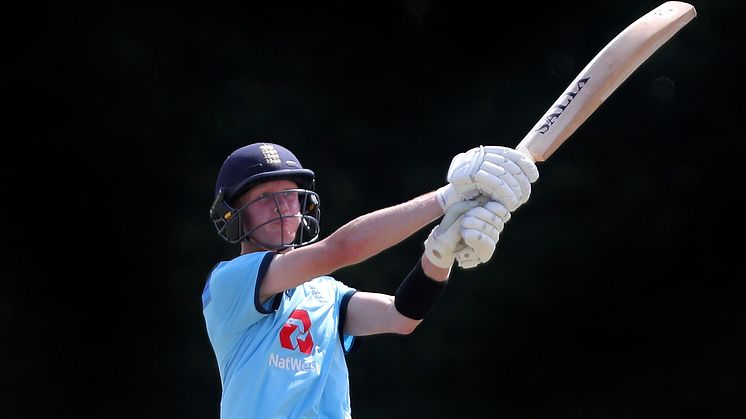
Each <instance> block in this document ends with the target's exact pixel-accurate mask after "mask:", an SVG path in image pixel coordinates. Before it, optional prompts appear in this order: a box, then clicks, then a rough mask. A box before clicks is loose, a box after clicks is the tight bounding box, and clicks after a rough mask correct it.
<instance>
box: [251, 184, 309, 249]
mask: <svg viewBox="0 0 746 419" xmlns="http://www.w3.org/2000/svg"><path fill="white" fill-rule="evenodd" d="M297 188H298V185H297V184H296V183H295V182H293V181H290V180H272V181H268V182H265V183H262V184H260V185H257V186H255V187H254V188H252V189H251V190H249V192H248V193H247V194H245V195H244V196H243V199H242V200H241V205H245V204H249V205H248V206H247V207H246V208H245V209H244V211H245V212H246V216H247V217H246V218H247V219H248V222H247V225H246V231H253V233H252V234H251V237H252V238H253V239H254V241H256V242H258V243H264V244H267V245H285V244H289V243H291V242H292V241H293V240H294V239H295V233H296V232H297V231H298V226H299V225H300V221H301V218H300V216H301V211H300V201H299V200H298V193H297V192H293V191H288V189H297Z"/></svg>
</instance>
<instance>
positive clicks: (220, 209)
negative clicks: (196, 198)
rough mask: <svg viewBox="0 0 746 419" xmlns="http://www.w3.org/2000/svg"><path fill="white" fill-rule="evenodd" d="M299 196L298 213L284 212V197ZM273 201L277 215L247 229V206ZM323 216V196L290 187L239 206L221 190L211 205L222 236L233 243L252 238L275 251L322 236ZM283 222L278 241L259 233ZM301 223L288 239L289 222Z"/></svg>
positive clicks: (251, 240)
mask: <svg viewBox="0 0 746 419" xmlns="http://www.w3.org/2000/svg"><path fill="white" fill-rule="evenodd" d="M288 194H290V195H291V196H297V200H298V208H299V211H298V212H297V213H296V214H289V215H283V214H282V212H281V210H280V207H281V206H280V202H279V200H280V199H285V198H281V197H283V196H287V195H288ZM267 200H270V203H271V204H272V205H274V212H275V213H277V214H278V216H277V217H274V218H270V219H268V220H267V221H265V222H263V223H261V224H259V225H256V226H253V228H251V229H250V230H248V231H247V226H248V223H249V220H248V219H247V217H248V214H247V212H248V211H247V208H249V207H251V206H252V205H256V204H258V203H259V202H264V203H266V202H267ZM320 217H321V206H320V199H319V196H318V194H317V193H316V192H314V191H311V190H308V189H287V190H284V191H279V192H269V193H264V194H262V195H260V196H259V197H258V198H257V199H254V200H253V201H250V202H248V203H246V204H244V205H242V206H241V207H239V208H234V207H232V206H230V205H229V204H228V203H227V202H226V200H225V194H224V191H222V190H221V191H220V192H219V193H218V196H217V197H216V198H215V201H214V202H213V204H212V207H211V208H210V218H211V219H212V222H213V223H214V224H215V228H216V229H217V231H218V235H220V237H222V238H223V239H224V240H226V241H228V242H230V243H239V242H241V241H250V242H253V243H256V244H257V245H259V246H260V247H263V248H266V249H271V250H282V249H288V248H295V247H300V246H305V245H307V244H310V243H313V242H314V241H316V240H317V239H318V238H319V232H320V228H319V218H320ZM277 223H279V225H280V230H279V231H280V233H279V234H278V235H277V236H278V237H277V240H273V241H271V242H270V241H268V240H259V239H258V238H257V237H256V235H257V233H258V232H261V231H263V230H264V229H266V228H268V226H270V225H277ZM286 223H290V224H294V223H297V224H298V228H297V229H296V231H295V234H294V235H293V236H292V237H291V238H290V239H285V237H283V233H282V232H284V231H285V224H286Z"/></svg>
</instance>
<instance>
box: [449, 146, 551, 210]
mask: <svg viewBox="0 0 746 419" xmlns="http://www.w3.org/2000/svg"><path fill="white" fill-rule="evenodd" d="M538 178H539V170H538V169H537V168H536V164H535V163H534V161H533V160H532V159H531V158H529V157H528V156H526V155H524V154H523V153H521V152H519V151H517V150H514V149H512V148H508V147H502V146H486V147H485V146H479V147H475V148H472V149H471V150H469V151H467V152H465V153H459V154H457V155H456V156H455V157H454V158H453V160H452V161H451V165H450V167H449V168H448V176H447V180H448V182H449V184H448V185H446V186H444V187H442V188H440V189H438V194H437V196H438V200H439V202H440V205H441V207H442V208H443V210H444V211H447V210H448V208H449V207H450V206H451V205H453V204H454V203H456V202H458V201H459V200H465V199H466V200H468V199H474V198H475V197H476V196H478V195H480V194H482V195H485V196H488V197H489V198H490V199H492V200H495V201H498V202H501V203H502V204H503V205H505V207H506V208H508V210H509V211H515V210H516V209H517V208H518V207H519V206H520V205H522V204H524V203H525V202H526V201H527V200H528V197H529V195H530V194H531V183H532V182H535V181H536V180H537V179H538Z"/></svg>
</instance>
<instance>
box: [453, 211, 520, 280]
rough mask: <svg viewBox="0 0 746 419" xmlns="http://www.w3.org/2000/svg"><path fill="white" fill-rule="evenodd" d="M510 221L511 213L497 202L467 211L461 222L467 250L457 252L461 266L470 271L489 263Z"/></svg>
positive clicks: (457, 258)
mask: <svg viewBox="0 0 746 419" xmlns="http://www.w3.org/2000/svg"><path fill="white" fill-rule="evenodd" d="M508 220H510V211H508V209H507V208H506V207H505V206H504V205H502V204H500V203H499V202H495V201H490V202H488V203H486V204H484V206H481V207H475V208H473V209H471V210H469V211H467V212H466V213H465V214H464V216H463V218H462V219H461V221H460V222H461V226H462V230H461V238H462V239H463V241H464V243H465V245H466V248H465V249H461V250H457V251H456V260H458V263H459V266H460V267H462V268H465V269H469V268H473V267H475V266H477V265H479V264H482V263H485V262H487V261H489V260H490V259H491V258H492V255H493V253H494V252H495V247H496V246H497V242H498V240H499V237H500V232H502V230H503V227H504V225H505V223H506V222H508Z"/></svg>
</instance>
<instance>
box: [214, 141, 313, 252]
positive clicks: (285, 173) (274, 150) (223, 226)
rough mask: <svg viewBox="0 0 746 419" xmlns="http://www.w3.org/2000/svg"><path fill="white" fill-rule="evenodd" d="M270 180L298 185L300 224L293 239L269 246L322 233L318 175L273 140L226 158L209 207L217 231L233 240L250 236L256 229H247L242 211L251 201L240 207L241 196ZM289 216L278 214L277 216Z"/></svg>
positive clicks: (303, 241)
mask: <svg viewBox="0 0 746 419" xmlns="http://www.w3.org/2000/svg"><path fill="white" fill-rule="evenodd" d="M271 180H291V181H293V182H295V183H296V184H297V185H298V189H297V190H296V191H297V192H298V199H299V201H300V208H301V213H300V215H297V216H296V217H299V218H300V219H301V222H300V226H299V228H298V231H297V233H296V237H295V240H294V241H293V242H292V243H279V244H267V243H259V244H261V245H263V246H264V247H267V248H272V249H282V248H288V247H299V246H303V245H306V244H309V243H311V242H313V241H315V240H316V239H318V236H319V218H320V215H321V209H320V200H319V196H318V194H316V192H315V175H314V173H313V171H311V170H309V169H304V168H303V166H302V165H301V163H300V161H299V160H298V158H297V157H296V156H295V155H294V154H293V153H292V152H291V151H290V150H288V149H287V148H285V147H283V146H281V145H279V144H274V143H268V142H259V143H254V144H249V145H247V146H243V147H241V148H238V149H237V150H235V151H233V152H232V153H231V154H230V155H229V156H228V157H227V158H226V159H225V161H224V162H223V165H222V167H221V168H220V172H219V173H218V179H217V182H216V184H215V199H214V201H213V204H212V206H211V208H210V218H211V219H212V221H213V223H214V224H215V227H216V228H217V230H218V234H219V235H220V236H221V237H222V238H223V239H225V240H226V241H228V242H230V243H238V242H241V241H243V240H251V239H252V238H251V233H252V232H253V231H245V225H244V220H243V217H244V214H243V212H242V211H241V210H242V209H243V208H245V207H246V206H247V205H249V204H250V203H247V204H245V205H244V206H242V207H237V205H236V204H237V202H238V198H240V197H241V196H242V195H243V194H244V193H246V192H247V191H249V190H250V189H251V188H252V187H254V186H256V185H258V184H260V183H262V182H267V181H271ZM282 218H287V217H281V216H278V217H277V218H276V219H274V220H270V222H271V221H276V220H278V219H280V220H281V219H282Z"/></svg>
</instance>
